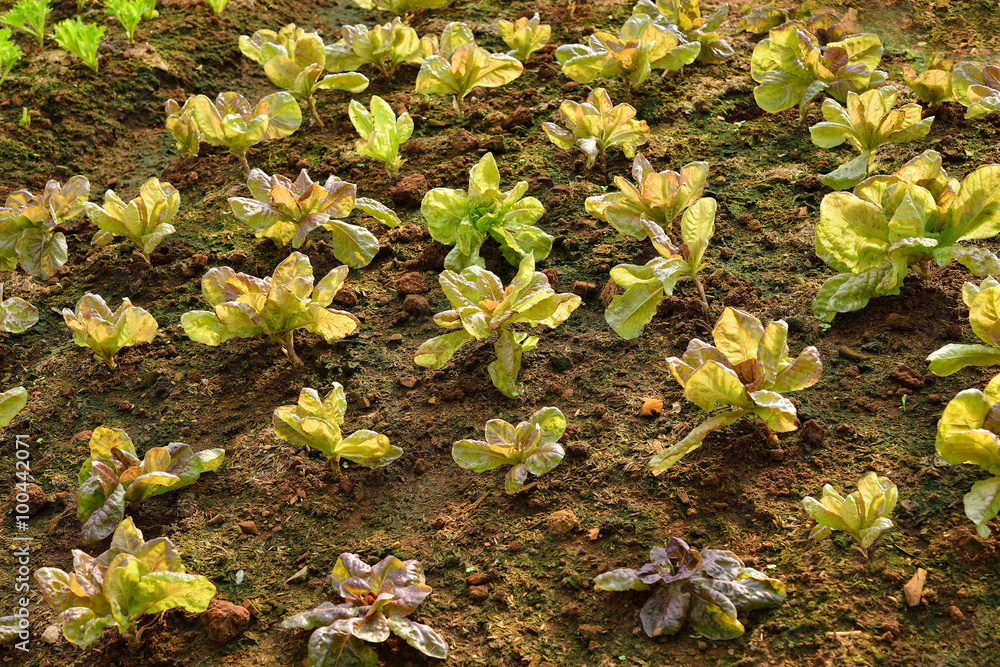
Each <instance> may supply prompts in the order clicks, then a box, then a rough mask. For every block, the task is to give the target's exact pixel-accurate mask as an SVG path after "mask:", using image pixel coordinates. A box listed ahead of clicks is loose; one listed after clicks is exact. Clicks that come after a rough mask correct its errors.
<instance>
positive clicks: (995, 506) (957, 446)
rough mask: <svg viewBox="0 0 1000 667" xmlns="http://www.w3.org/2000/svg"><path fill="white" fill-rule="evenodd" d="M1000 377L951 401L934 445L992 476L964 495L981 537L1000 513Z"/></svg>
mask: <svg viewBox="0 0 1000 667" xmlns="http://www.w3.org/2000/svg"><path fill="white" fill-rule="evenodd" d="M998 402H1000V375H998V376H996V377H994V378H993V379H992V380H990V382H989V384H987V385H986V389H985V391H979V390H978V389H966V390H965V391H961V392H959V393H958V395H957V396H955V398H953V399H951V401H950V402H949V403H948V405H947V406H946V407H945V409H944V412H943V413H942V414H941V420H940V421H939V422H938V428H937V440H936V442H935V443H934V446H935V447H936V448H937V452H938V454H940V455H941V458H943V459H944V460H945V461H947V462H948V463H951V464H952V465H958V464H959V463H971V464H972V465H977V466H979V467H980V468H982V469H983V470H985V471H986V472H988V473H990V474H992V475H993V477H991V478H990V479H984V480H980V481H978V482H976V483H975V484H973V485H972V489H971V490H970V491H969V492H968V493H967V494H965V498H964V501H965V515H966V516H967V517H969V518H970V519H972V522H973V523H974V524H976V531H977V532H978V533H979V536H980V537H982V538H984V539H985V538H987V537H989V536H990V528H989V526H987V525H986V523H987V522H988V521H990V520H991V519H993V518H994V517H996V515H997V513H998V512H1000V403H998Z"/></svg>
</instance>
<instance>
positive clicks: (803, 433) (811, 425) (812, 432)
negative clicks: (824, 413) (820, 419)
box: [799, 419, 826, 448]
mask: <svg viewBox="0 0 1000 667" xmlns="http://www.w3.org/2000/svg"><path fill="white" fill-rule="evenodd" d="M799 437H800V438H802V442H804V443H806V445H808V446H809V447H813V448H815V447H819V446H820V445H822V444H823V440H824V439H825V438H826V429H825V428H823V427H822V426H820V425H819V423H817V422H816V420H815V419H810V420H809V421H807V422H806V423H805V424H803V425H802V428H800V429H799Z"/></svg>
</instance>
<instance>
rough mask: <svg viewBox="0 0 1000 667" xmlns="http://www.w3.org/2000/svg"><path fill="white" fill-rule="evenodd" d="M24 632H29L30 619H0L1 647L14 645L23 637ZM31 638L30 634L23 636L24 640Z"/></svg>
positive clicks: (14, 617) (10, 617) (11, 617)
mask: <svg viewBox="0 0 1000 667" xmlns="http://www.w3.org/2000/svg"><path fill="white" fill-rule="evenodd" d="M22 632H24V633H28V632H29V630H28V619H26V618H18V617H17V616H2V617H0V646H5V645H7V644H13V643H14V642H16V641H17V640H18V639H20V638H21V637H22V635H21V633H22ZM30 636H31V635H30V634H25V635H23V637H24V639H27V638H29V637H30Z"/></svg>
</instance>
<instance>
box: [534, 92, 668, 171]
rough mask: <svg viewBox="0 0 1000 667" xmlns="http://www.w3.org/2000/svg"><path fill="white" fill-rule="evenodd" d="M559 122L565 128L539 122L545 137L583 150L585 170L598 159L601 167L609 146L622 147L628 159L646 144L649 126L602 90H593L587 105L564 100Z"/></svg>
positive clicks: (633, 111)
mask: <svg viewBox="0 0 1000 667" xmlns="http://www.w3.org/2000/svg"><path fill="white" fill-rule="evenodd" d="M559 120H560V121H561V122H562V124H563V125H565V126H566V127H560V126H559V125H556V124H555V123H542V130H544V131H545V136H547V137H548V138H549V141H551V142H552V143H554V144H555V145H556V146H558V147H559V148H562V149H564V150H569V149H571V148H573V147H574V146H576V147H577V148H579V149H580V150H582V151H583V152H584V154H585V155H586V156H587V169H590V168H591V167H593V166H594V163H595V162H596V161H597V160H598V159H600V161H601V166H602V167H604V165H605V163H606V161H605V151H606V150H607V149H608V148H609V147H611V146H621V147H622V152H623V153H625V157H627V158H629V159H631V158H633V157H635V149H636V146H641V145H643V144H645V143H646V142H647V141H649V125H647V124H646V121H644V120H636V119H635V107H633V106H631V105H629V104H619V105H618V106H615V105H614V103H613V102H612V101H611V96H610V95H608V91H606V90H605V89H604V88H595V89H594V90H593V91H592V92H591V93H590V95H588V96H587V101H586V102H582V103H579V104H578V103H576V102H573V101H572V100H564V101H563V103H562V104H561V105H559Z"/></svg>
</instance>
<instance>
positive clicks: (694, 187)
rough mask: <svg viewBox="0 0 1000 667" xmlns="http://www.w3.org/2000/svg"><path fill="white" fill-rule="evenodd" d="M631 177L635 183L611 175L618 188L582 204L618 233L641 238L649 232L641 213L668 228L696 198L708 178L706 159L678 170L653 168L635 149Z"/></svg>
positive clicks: (591, 213)
mask: <svg viewBox="0 0 1000 667" xmlns="http://www.w3.org/2000/svg"><path fill="white" fill-rule="evenodd" d="M632 178H634V179H635V183H632V182H630V181H628V180H627V179H625V178H623V177H621V176H615V185H617V186H618V190H619V192H609V193H607V194H603V195H598V196H595V197H587V200H586V201H585V202H584V207H585V208H586V210H587V213H589V214H590V215H592V216H594V217H595V218H597V219H598V220H603V221H604V222H606V223H608V224H609V225H611V226H612V227H614V228H615V229H616V230H617V231H618V233H620V234H625V235H626V236H631V237H632V238H634V239H640V240H641V239H644V238H648V237H649V234H650V232H649V230H648V229H646V227H644V226H643V224H642V217H643V216H646V217H647V218H649V219H650V220H651V221H652V222H655V223H656V224H657V225H659V226H661V227H664V228H667V229H669V228H670V225H671V223H673V221H674V219H676V218H677V216H679V215H680V214H681V213H683V212H684V211H685V210H686V209H687V208H688V207H689V206H691V205H692V204H694V202H696V201H698V199H699V198H700V197H701V195H702V193H703V192H704V191H705V185H706V183H707V182H708V163H707V162H691V163H689V164H686V165H684V166H683V167H681V170H680V171H679V172H677V171H669V170H668V171H661V172H657V171H655V170H654V169H653V165H652V164H650V162H649V160H647V159H646V158H645V157H644V156H643V155H642V153H638V154H636V156H635V159H634V160H633V161H632Z"/></svg>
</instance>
